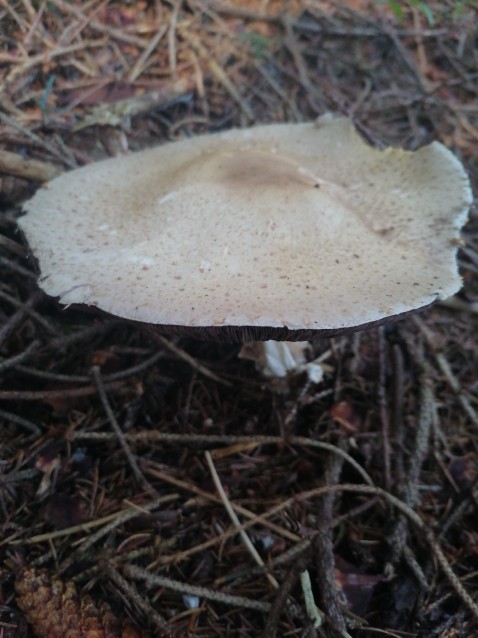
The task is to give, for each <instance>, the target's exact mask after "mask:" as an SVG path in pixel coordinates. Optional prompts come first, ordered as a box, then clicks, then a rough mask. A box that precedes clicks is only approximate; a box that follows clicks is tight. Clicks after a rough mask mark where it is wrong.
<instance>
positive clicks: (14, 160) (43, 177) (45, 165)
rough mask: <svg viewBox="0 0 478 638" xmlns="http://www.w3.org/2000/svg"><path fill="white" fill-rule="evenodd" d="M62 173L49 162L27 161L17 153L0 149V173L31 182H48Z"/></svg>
mask: <svg viewBox="0 0 478 638" xmlns="http://www.w3.org/2000/svg"><path fill="white" fill-rule="evenodd" d="M62 172H63V171H62V170H61V169H60V168H58V166H55V165H54V164H50V163H49V162H41V161H39V160H34V159H28V158H26V157H23V155H18V154H17V153H10V152H9V151H4V150H2V149H0V173H5V174H7V175H14V176H16V177H22V178H23V179H29V180H31V181H32V182H49V181H50V180H51V179H53V178H54V177H56V176H57V175H60V173H62Z"/></svg>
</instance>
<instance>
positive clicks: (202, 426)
mask: <svg viewBox="0 0 478 638" xmlns="http://www.w3.org/2000/svg"><path fill="white" fill-rule="evenodd" d="M458 5H460V6H461V5H462V10H461V11H457V7H458V9H459V8H460V6H458ZM402 6H403V7H404V9H405V11H404V17H403V20H402V22H397V20H396V18H395V17H394V14H393V12H391V11H390V10H389V8H388V9H387V11H384V10H380V9H379V8H377V5H376V4H375V3H373V2H359V3H344V4H339V3H335V2H328V3H320V5H319V3H316V2H312V0H309V1H307V0H302V1H301V0H297V1H294V2H290V3H288V2H286V1H285V0H283V1H282V0H270V1H269V2H268V1H266V0H263V1H261V0H248V1H247V2H233V1H232V0H230V1H229V2H224V3H219V2H213V1H208V0H203V1H201V0H190V1H187V2H186V1H184V2H173V1H168V0H163V1H160V0H156V1H151V2H146V1H142V2H136V3H130V2H126V1H124V2H120V1H118V2H115V1H108V0H102V1H98V0H88V1H86V0H83V1H77V2H67V1H66V0H48V2H33V1H32V0H18V1H16V2H2V3H0V42H1V45H2V46H1V47H0V77H1V80H2V81H1V88H0V137H1V140H2V149H1V151H0V162H1V164H0V171H2V172H0V193H1V198H2V206H3V209H2V213H1V215H0V224H1V232H2V235H1V236H0V251H1V254H0V268H1V272H2V279H1V284H0V306H1V310H0V313H1V314H0V321H1V325H0V346H1V351H0V355H1V359H0V374H1V389H0V402H1V404H0V427H1V431H0V442H1V458H0V472H1V473H0V521H1V525H2V537H1V540H0V635H2V636H4V637H5V638H6V637H8V638H14V637H15V638H18V637H20V636H30V635H32V634H31V630H30V629H28V627H27V625H26V624H25V621H24V619H23V617H22V614H21V612H20V611H19V610H18V607H17V606H16V602H15V594H14V578H15V575H16V574H17V572H18V570H19V569H21V568H22V567H23V566H42V567H46V568H48V569H49V570H50V571H51V572H55V573H57V574H58V575H59V576H60V577H61V578H63V579H65V580H66V579H74V580H75V582H76V583H77V586H78V587H79V588H80V589H81V590H83V591H86V590H88V591H90V593H91V594H92V595H93V596H94V598H95V600H96V601H98V602H99V603H101V601H107V602H108V603H109V605H110V606H111V607H112V609H113V610H114V612H115V613H117V614H118V615H120V616H122V615H126V616H130V617H131V618H132V619H134V620H135V621H136V623H137V624H138V625H140V626H141V627H143V628H144V629H148V630H149V631H150V632H151V633H152V635H158V636H160V635H166V633H167V632H166V631H165V629H164V624H163V623H164V620H165V621H166V622H167V624H168V626H169V628H170V631H171V632H172V633H173V634H174V635H178V636H188V635H190V636H208V637H209V636H211V637H212V636H251V637H252V636H261V635H265V636H269V637H272V636H321V637H327V638H334V637H336V636H346V635H350V636H354V637H355V636H357V637H364V638H365V637H366V638H372V637H375V636H381V635H383V636H390V637H398V636H400V637H402V636H407V637H408V636H427V637H436V638H438V637H440V638H451V637H454V638H458V637H463V638H465V637H466V638H470V637H471V636H474V635H476V633H477V632H478V603H477V602H476V596H477V591H478V587H477V583H478V558H477V554H478V549H477V548H478V532H477V527H476V521H477V516H478V504H477V494H478V491H477V476H478V475H477V444H476V441H477V430H478V416H477V411H478V385H477V383H478V382H477V378H478V377H477V371H478V347H477V314H476V312H477V304H478V287H477V278H476V274H477V271H478V234H477V223H476V222H477V220H476V211H475V210H473V211H472V215H471V221H470V223H469V224H468V226H467V228H466V231H465V240H466V245H465V246H464V247H463V250H462V251H461V255H460V262H461V267H462V272H463V275H464V280H465V286H464V289H463V291H462V293H460V295H459V297H458V298H457V299H455V300H453V303H452V304H448V305H446V306H444V305H442V306H437V307H435V308H433V309H432V310H429V311H427V312H426V313H424V314H422V315H421V316H420V317H419V318H415V319H413V318H410V319H407V320H403V321H401V322H399V323H397V324H396V325H394V326H393V327H391V328H387V329H379V330H373V331H370V332H368V333H362V334H357V335H355V336H351V337H346V338H340V339H335V340H332V341H330V342H317V343H316V344H315V346H314V348H315V351H316V353H317V354H323V355H324V358H325V362H326V364H327V368H326V370H327V373H326V377H325V380H324V381H323V382H322V383H321V384H320V385H318V386H313V385H310V384H307V383H306V381H305V380H304V379H302V378H298V379H297V378H296V379H293V380H291V381H290V383H289V385H288V390H287V392H286V393H283V394H278V393H277V392H276V391H275V390H274V388H273V387H272V386H271V384H269V383H266V382H264V381H263V380H262V379H261V378H260V376H259V375H258V374H257V373H255V371H254V370H253V367H252V365H251V363H250V362H247V361H244V360H239V359H238V358H237V357H236V355H237V351H238V348H236V347H232V346H222V345H212V344H203V343H198V342H193V341H188V340H184V339H183V340H180V341H175V342H174V343H173V344H168V342H164V341H163V342H162V343H161V344H158V342H153V341H152V340H151V336H150V335H148V334H147V333H144V332H142V331H141V330H139V329H137V328H134V327H131V326H129V325H127V324H126V323H124V322H122V321H113V320H110V321H105V320H101V319H98V318H95V317H94V316H92V315H90V314H87V313H84V312H81V311H79V310H75V311H73V310H69V311H65V310H62V309H61V308H59V306H58V305H57V304H56V303H55V302H54V301H53V300H51V299H47V298H45V296H44V295H42V294H41V293H39V292H38V288H37V286H36V280H35V276H34V274H33V272H32V269H31V265H30V263H29V261H28V260H27V259H26V253H25V249H24V248H23V246H22V245H21V242H20V239H19V237H18V235H17V234H16V232H15V219H16V217H17V215H18V214H20V207H21V202H22V201H23V200H24V199H25V198H26V197H28V196H29V195H30V194H31V193H32V192H33V191H34V189H35V188H36V187H37V184H36V183H37V182H38V181H42V179H44V178H46V177H50V176H51V174H52V171H53V172H55V171H59V170H65V169H69V168H72V167H74V166H78V165H81V164H84V163H86V162H90V161H92V160H95V159H98V158H100V157H104V156H107V155H112V154H116V153H122V152H125V151H126V150H127V149H131V150H135V149H139V148H143V147H145V146H147V145H151V144H154V143H157V142H162V141H164V140H170V139H178V138H181V137H183V136H185V135H194V134H198V133H202V132H205V131H209V130H219V129H224V128H229V127H232V126H244V125H249V124H253V123H256V122H268V121H286V120H287V121H299V120H303V119H304V120H308V119H311V118H314V117H316V116H317V115H318V114H320V113H322V112H324V111H327V110H335V111H341V112H343V113H346V114H348V115H350V116H351V117H353V118H354V120H355V121H356V123H357V125H358V126H359V127H360V129H361V130H362V131H363V133H364V134H365V135H366V136H367V137H368V138H369V139H370V140H371V141H373V142H374V143H389V144H390V143H391V144H399V145H402V146H405V147H407V148H417V147H418V146H420V145H422V144H424V143H427V142H429V141H431V140H432V139H439V140H441V141H442V142H444V143H445V144H447V145H448V146H449V147H451V148H452V149H453V150H454V151H455V152H456V153H457V155H458V156H459V157H460V158H461V159H462V160H463V161H464V163H465V164H466V166H467V168H468V170H469V172H470V176H471V178H472V182H473V186H474V189H475V192H477V187H478V161H477V156H478V95H477V86H478V74H477V68H478V52H477V47H476V42H477V39H478V27H477V24H478V15H477V11H476V9H474V8H473V3H465V2H463V3H456V2H451V1H450V2H448V3H447V2H445V1H443V2H438V1H436V2H432V1H430V2H429V3H427V6H428V7H430V8H431V10H432V12H433V15H434V19H435V22H434V24H428V22H427V20H426V17H425V15H424V13H423V12H422V11H420V9H416V8H415V9H413V10H409V9H408V8H407V4H406V3H402ZM3 151H8V153H9V154H7V153H4V152H3ZM25 160H36V161H37V163H36V164H32V163H30V162H28V161H25ZM221 489H223V490H224V493H223V494H222V496H221ZM238 526H239V527H238ZM306 572H307V573H308V574H309V576H310V579H311V583H312V593H313V596H314V599H315V603H316V605H317V606H318V607H319V608H320V609H321V610H322V612H323V625H322V627H321V628H318V629H314V628H313V626H312V623H311V621H310V620H309V619H308V616H307V611H306V607H305V604H304V596H303V589H302V586H301V582H302V581H301V578H302V580H303V576H302V577H301V574H304V573H306Z"/></svg>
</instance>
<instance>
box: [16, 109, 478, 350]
mask: <svg viewBox="0 0 478 638" xmlns="http://www.w3.org/2000/svg"><path fill="white" fill-rule="evenodd" d="M470 204H471V189H470V185H469V181H468V178H467V175H466V173H465V171H464V169H463V167H462V165H461V164H460V162H459V161H458V159H457V158H456V157H455V156H454V155H453V154H452V153H451V152H450V151H449V150H447V149H446V148H445V147H444V146H443V145H442V144H440V143H437V142H434V143H433V144H431V145H429V146H425V147H423V148H420V149H419V150H418V151H415V152H410V151H404V150H401V149H396V148H388V149H386V150H378V149H376V148H373V147H371V146H370V145H368V144H367V143H366V142H365V141H364V140H363V139H362V138H361V136H360V135H359V134H358V133H357V132H356V130H355V129H354V127H353V125H352V124H351V123H350V121H349V120H347V119H346V118H343V117H339V116H334V115H330V114H326V115H324V116H322V117H321V118H319V119H318V120H317V121H316V122H314V123H305V124H270V125H262V126H257V127H254V128H251V129H238V130H230V131H226V132H221V133H215V134H209V135H203V136H199V137H196V138H193V139H185V140H182V141H179V142H172V143H168V144H165V145H162V146H159V147H157V148H152V149H149V150H144V151H142V152H138V153H134V154H130V155H125V156H121V157H117V158H113V159H107V160H104V161H101V162H98V163H95V164H91V165H89V166H85V167H83V168H80V169H77V170H74V171H71V172H69V173H67V174H64V175H62V176H60V177H57V178H55V179H54V180H53V181H51V182H50V183H49V184H48V185H47V186H46V187H45V188H42V189H40V190H39V191H38V192H37V193H36V195H35V196H34V197H33V198H32V199H31V200H30V201H28V202H27V203H26V205H25V210H26V211H27V214H26V215H25V216H23V217H22V218H21V219H19V222H18V223H19V226H20V228H21V230H22V231H23V233H24V235H25V236H26V239H27V240H28V243H29V244H30V247H31V250H32V253H33V255H34V256H35V257H36V258H37V260H38V263H39V268H40V271H41V278H40V286H41V287H42V288H43V290H44V291H45V292H46V293H48V294H49V295H52V296H55V297H58V298H59V300H60V302H61V303H63V304H88V305H90V306H95V307H97V308H99V309H101V310H103V311H105V312H107V313H110V314H113V315H117V316H120V317H124V318H126V319H130V320H133V321H137V322H142V323H147V324H155V325H157V326H158V328H160V329H161V330H163V331H166V332H175V333H186V334H190V335H193V336H197V337H199V338H207V339H218V340H227V341H238V342H243V341H250V340H269V339H274V340H298V339H300V340H303V339H309V338H313V337H317V336H333V335H337V334H339V333H341V332H344V331H348V330H356V329H360V328H364V327H367V326H371V325H374V324H377V323H382V322H384V321H386V320H388V319H391V318H397V317H399V316H401V315H404V314H406V313H408V312H410V311H414V310H417V309H419V308H423V307H426V306H428V305H429V304H431V303H433V302H434V301H436V300H437V299H444V298H446V297H448V296H449V295H452V294H453V293H455V292H457V290H458V289H459V288H460V286H461V279H460V276H459V274H458V268H457V263H456V252H457V247H458V244H459V230H460V228H461V227H462V225H463V224H464V223H465V221H466V219H467V214H468V209H469V206H470Z"/></svg>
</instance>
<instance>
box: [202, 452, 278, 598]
mask: <svg viewBox="0 0 478 638" xmlns="http://www.w3.org/2000/svg"><path fill="white" fill-rule="evenodd" d="M205 455H206V461H207V464H208V466H209V471H210V472H211V476H212V480H213V481H214V485H215V486H216V489H217V491H218V493H219V496H220V497H221V501H222V502H223V505H224V507H225V508H226V511H227V513H228V514H229V518H230V519H231V521H232V522H233V523H234V526H235V527H238V528H240V529H239V534H240V536H241V538H242V542H243V543H244V545H245V546H246V548H247V549H248V551H249V553H250V554H251V556H252V557H253V559H254V560H255V561H256V563H257V564H258V565H259V566H260V567H263V568H264V569H265V568H266V566H265V564H264V561H263V560H262V558H261V556H260V554H259V553H258V552H257V550H256V548H255V547H254V545H253V544H252V542H251V539H250V538H249V536H248V535H247V534H246V532H245V531H244V529H242V527H241V521H240V520H239V518H238V516H237V514H236V512H235V511H234V509H233V507H232V505H231V503H230V501H229V499H228V498H227V494H226V492H225V491H224V488H223V486H222V483H221V479H220V478H219V475H218V473H217V471H216V468H215V466H214V461H213V460H212V456H211V454H210V452H209V450H206V453H205ZM266 575H267V579H268V580H269V582H270V583H271V585H272V586H273V587H274V588H275V589H279V583H278V582H277V580H276V579H275V578H274V576H272V574H269V573H267V574H266Z"/></svg>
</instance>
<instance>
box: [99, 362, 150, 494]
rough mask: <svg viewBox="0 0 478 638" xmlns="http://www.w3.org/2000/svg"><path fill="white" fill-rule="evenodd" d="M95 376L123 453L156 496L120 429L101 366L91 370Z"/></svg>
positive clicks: (146, 487)
mask: <svg viewBox="0 0 478 638" xmlns="http://www.w3.org/2000/svg"><path fill="white" fill-rule="evenodd" d="M91 372H92V374H93V379H94V381H95V384H96V388H97V390H98V394H99V396H100V400H101V403H102V404H103V408H104V410H105V412H106V416H107V417H108V420H109V422H110V425H111V427H112V428H113V431H114V433H115V435H116V438H117V439H118V441H119V444H120V445H121V447H122V448H123V452H124V453H125V456H126V458H127V460H128V463H129V466H130V468H131V470H132V472H133V474H134V477H135V479H136V481H137V482H138V484H139V485H141V487H143V489H145V490H147V491H148V492H149V493H151V494H156V490H155V489H154V487H153V486H152V485H151V483H149V481H147V479H146V478H145V477H144V476H143V473H142V472H141V470H140V469H139V465H138V461H137V460H136V457H135V456H134V454H133V452H132V451H131V448H130V446H129V443H128V442H127V440H126V438H125V435H124V432H123V430H122V429H121V428H120V426H119V423H118V421H117V420H116V417H115V415H114V412H113V410H112V409H111V405H110V402H109V401H108V397H107V395H106V389H105V384H104V383H103V379H102V378H101V372H100V368H99V366H93V367H92V369H91Z"/></svg>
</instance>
